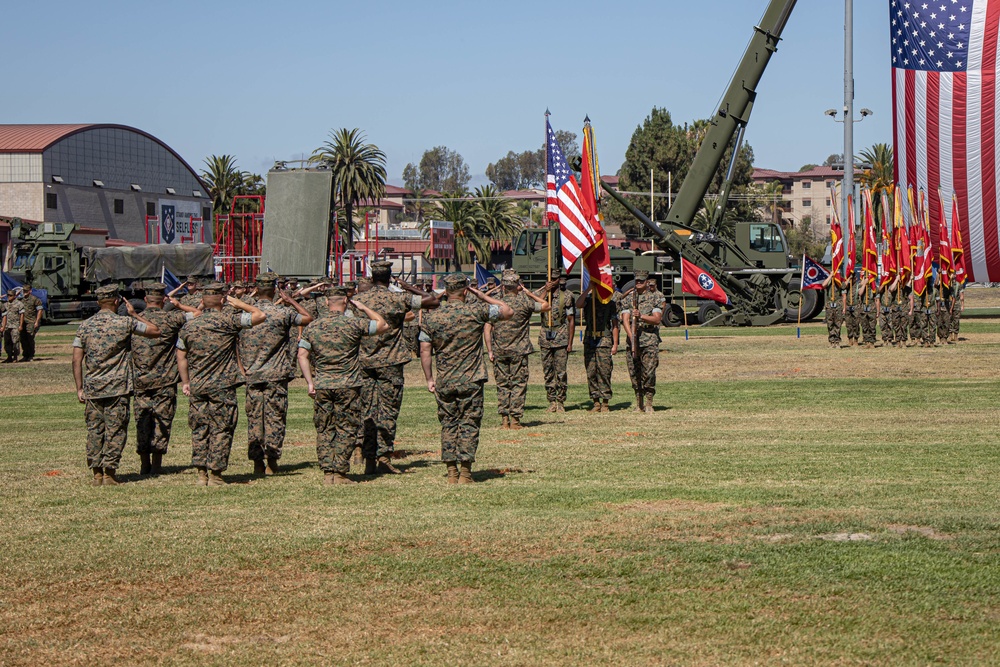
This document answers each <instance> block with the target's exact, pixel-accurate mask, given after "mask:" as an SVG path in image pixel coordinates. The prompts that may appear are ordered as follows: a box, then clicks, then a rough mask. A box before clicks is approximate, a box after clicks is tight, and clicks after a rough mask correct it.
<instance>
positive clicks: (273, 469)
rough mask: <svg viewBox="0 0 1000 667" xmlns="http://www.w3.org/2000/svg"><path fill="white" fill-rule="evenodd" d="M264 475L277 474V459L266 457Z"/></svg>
mask: <svg viewBox="0 0 1000 667" xmlns="http://www.w3.org/2000/svg"><path fill="white" fill-rule="evenodd" d="M266 474H268V475H277V474H278V459H276V458H274V457H273V456H268V457H267V472H266Z"/></svg>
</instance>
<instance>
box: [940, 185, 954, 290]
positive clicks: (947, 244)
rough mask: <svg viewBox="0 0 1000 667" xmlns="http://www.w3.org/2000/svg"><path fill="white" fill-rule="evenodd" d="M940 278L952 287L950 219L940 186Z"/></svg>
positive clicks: (946, 285) (944, 283)
mask: <svg viewBox="0 0 1000 667" xmlns="http://www.w3.org/2000/svg"><path fill="white" fill-rule="evenodd" d="M938 202H939V204H940V205H939V206H938V211H939V216H940V219H939V220H938V276H940V277H939V278H938V280H939V282H940V283H941V286H942V287H944V288H946V289H947V288H949V287H951V237H950V235H949V234H948V220H947V219H946V218H945V217H944V192H942V190H941V188H938Z"/></svg>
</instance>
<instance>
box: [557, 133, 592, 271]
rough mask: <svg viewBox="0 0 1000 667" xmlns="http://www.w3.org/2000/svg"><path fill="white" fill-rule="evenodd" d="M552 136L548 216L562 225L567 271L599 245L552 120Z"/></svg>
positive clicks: (564, 263)
mask: <svg viewBox="0 0 1000 667" xmlns="http://www.w3.org/2000/svg"><path fill="white" fill-rule="evenodd" d="M545 133H546V135H547V136H548V141H547V142H546V151H545V189H546V199H545V212H546V218H547V219H548V221H549V222H555V223H558V224H559V240H560V241H561V245H562V258H563V266H564V267H565V268H566V270H567V271H569V269H570V268H571V267H572V266H573V263H574V262H576V260H577V259H578V258H579V257H580V255H582V254H583V253H585V252H586V251H587V250H588V249H590V248H591V247H592V246H593V245H594V243H595V242H596V234H597V233H596V231H595V230H594V227H593V226H592V225H591V224H590V221H588V220H587V216H586V215H584V212H583V207H582V206H581V205H580V202H581V201H582V200H583V194H582V193H581V192H580V185H579V184H578V183H577V182H576V177H575V176H573V172H572V171H571V170H570V168H569V165H568V164H567V163H566V158H565V157H563V152H562V148H560V147H559V142H558V141H557V140H556V134H555V132H553V131H552V125H550V124H549V119H548V118H546V119H545Z"/></svg>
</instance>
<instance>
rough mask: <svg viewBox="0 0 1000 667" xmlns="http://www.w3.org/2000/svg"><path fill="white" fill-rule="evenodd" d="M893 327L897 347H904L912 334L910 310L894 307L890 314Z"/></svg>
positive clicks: (893, 337) (893, 336)
mask: <svg viewBox="0 0 1000 667" xmlns="http://www.w3.org/2000/svg"><path fill="white" fill-rule="evenodd" d="M890 317H891V320H892V321H891V325H892V340H893V342H894V343H895V344H896V345H904V344H905V343H906V341H907V339H908V338H909V334H910V313H909V309H905V310H904V309H903V307H902V306H899V307H897V306H893V307H892V312H891V313H890Z"/></svg>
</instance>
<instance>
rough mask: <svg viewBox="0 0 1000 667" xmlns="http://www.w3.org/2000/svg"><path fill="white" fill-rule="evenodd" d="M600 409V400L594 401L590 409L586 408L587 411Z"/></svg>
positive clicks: (598, 410)
mask: <svg viewBox="0 0 1000 667" xmlns="http://www.w3.org/2000/svg"><path fill="white" fill-rule="evenodd" d="M600 411H601V402H600V401H594V407H592V408H591V409H590V410H588V412H600Z"/></svg>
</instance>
